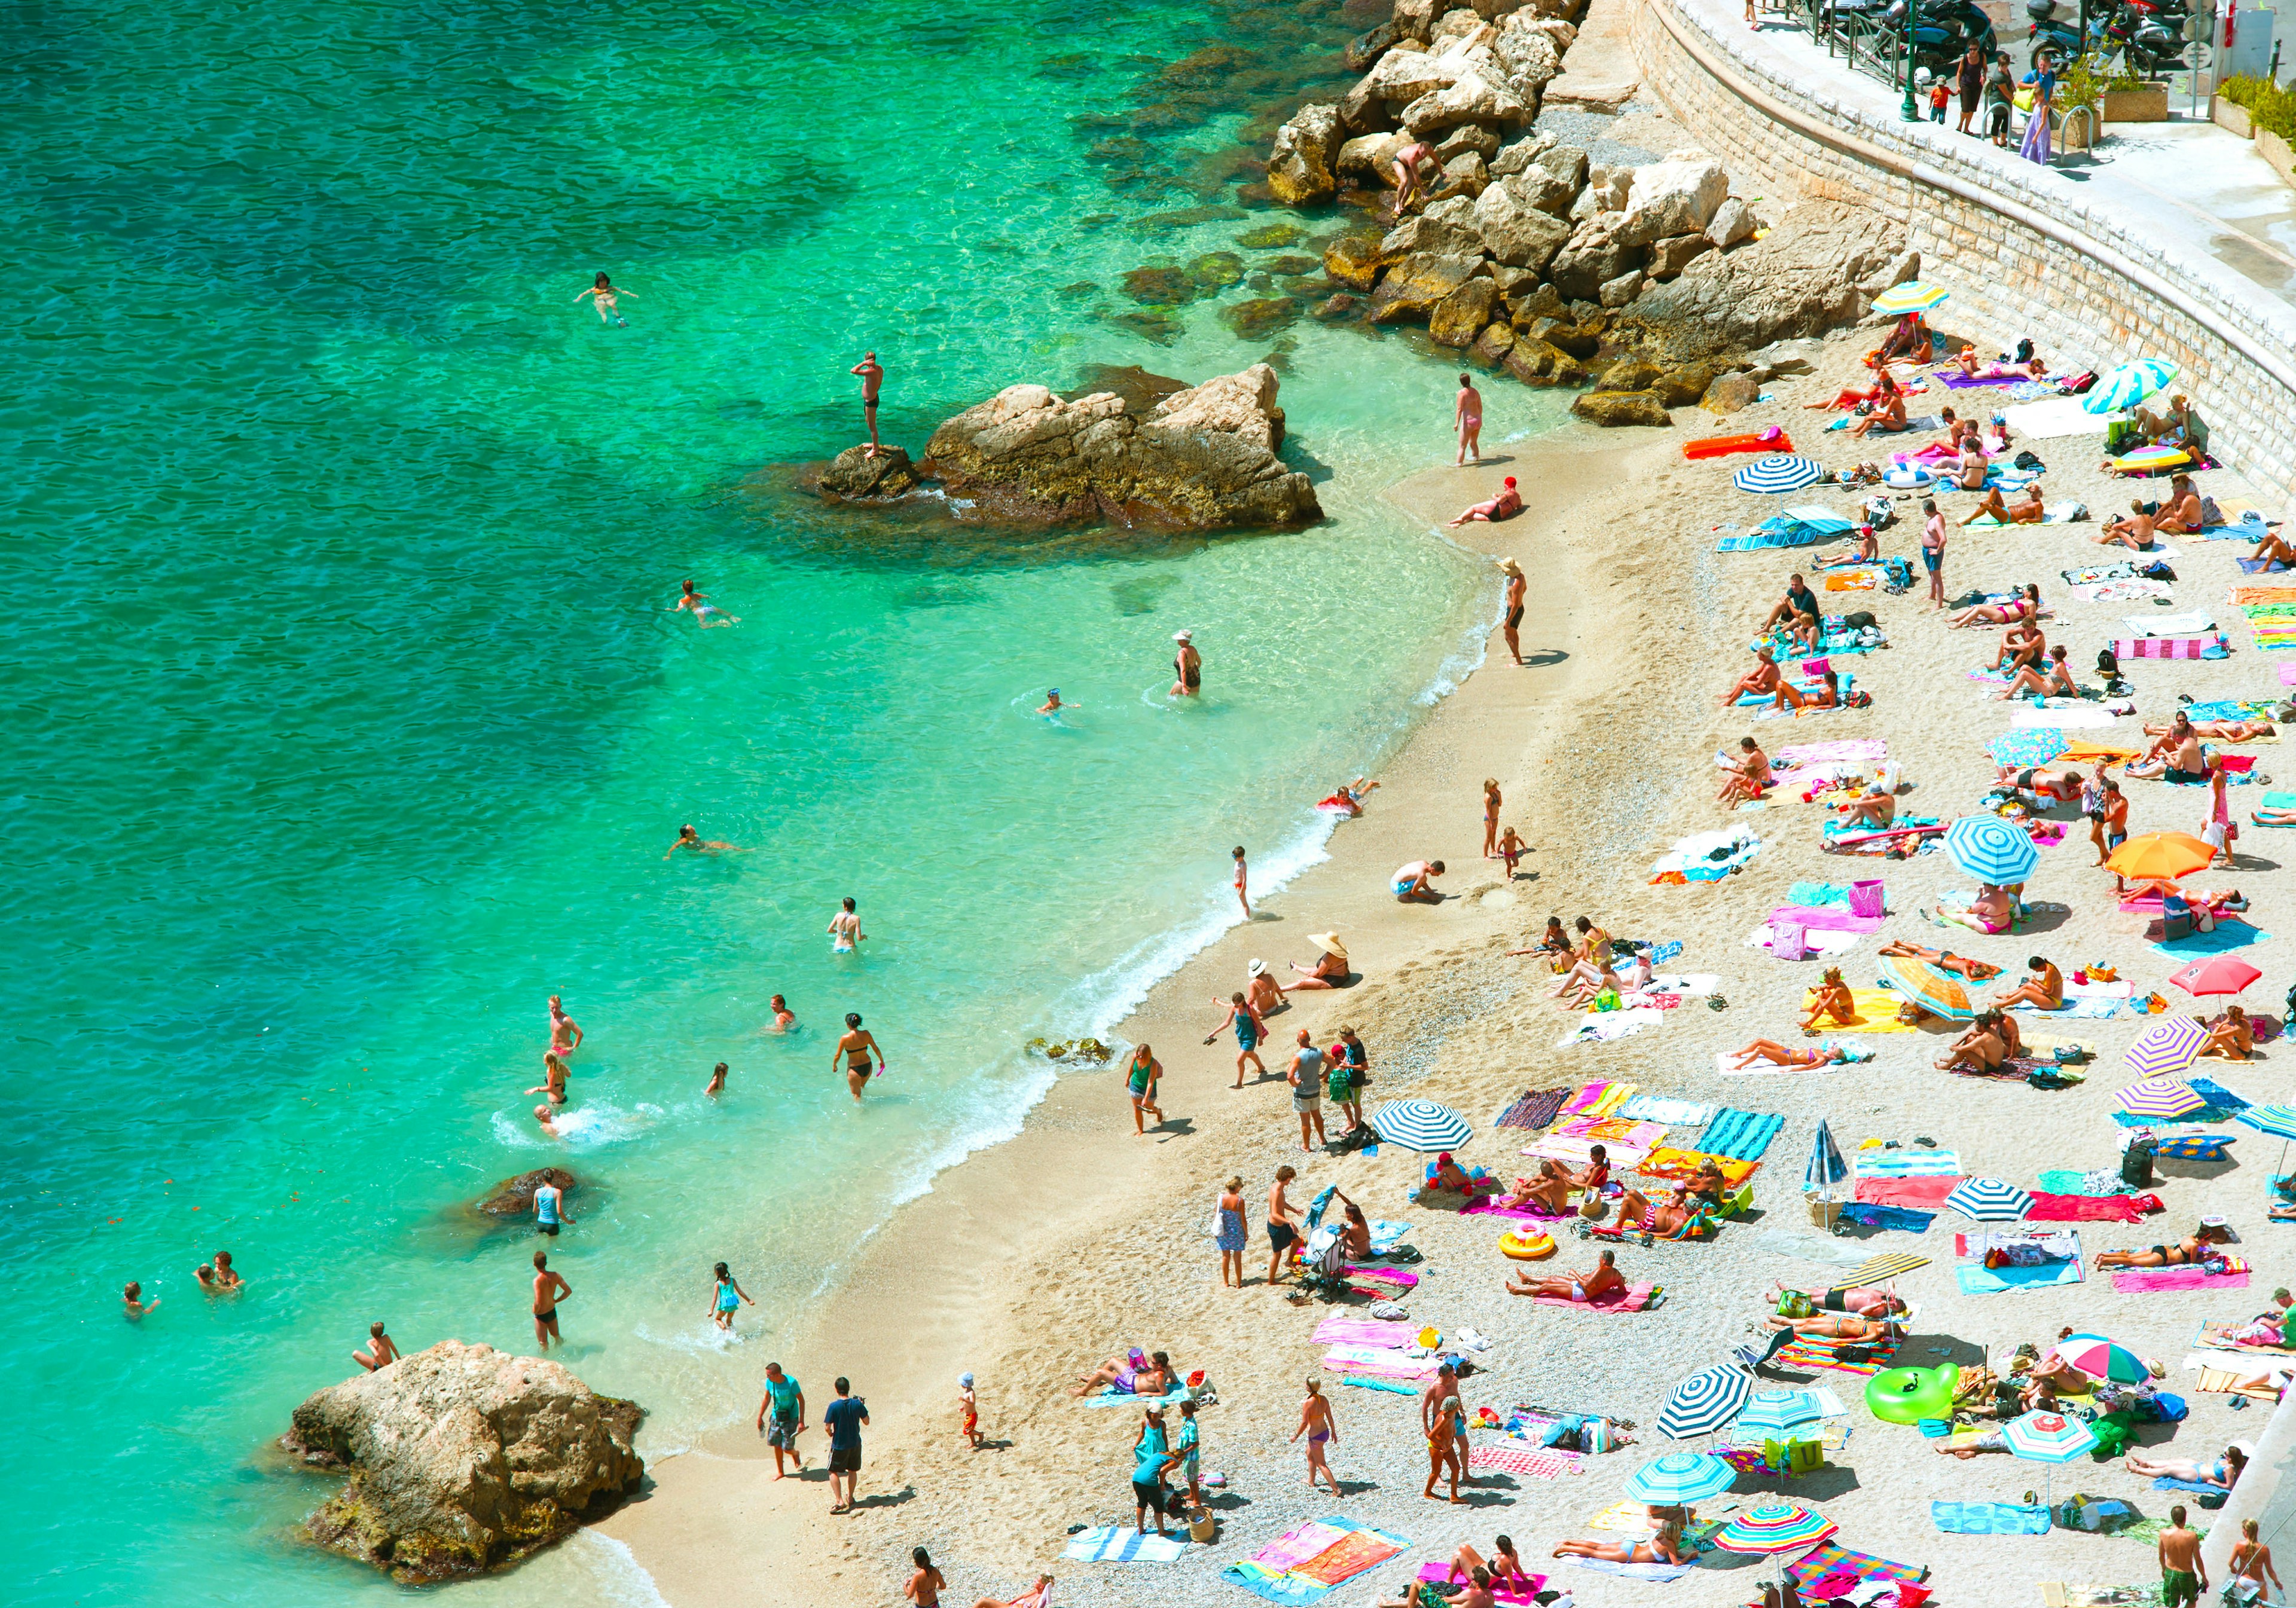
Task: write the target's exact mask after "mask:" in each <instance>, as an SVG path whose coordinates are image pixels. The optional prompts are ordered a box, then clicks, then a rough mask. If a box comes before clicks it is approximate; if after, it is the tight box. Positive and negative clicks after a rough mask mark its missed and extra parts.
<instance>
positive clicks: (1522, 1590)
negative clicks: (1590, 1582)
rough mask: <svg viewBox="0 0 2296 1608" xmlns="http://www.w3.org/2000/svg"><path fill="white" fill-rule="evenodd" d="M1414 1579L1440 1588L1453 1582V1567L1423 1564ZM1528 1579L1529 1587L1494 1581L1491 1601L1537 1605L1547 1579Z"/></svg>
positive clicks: (1511, 1582) (1539, 1577) (1519, 1583)
mask: <svg viewBox="0 0 2296 1608" xmlns="http://www.w3.org/2000/svg"><path fill="white" fill-rule="evenodd" d="M1414 1578H1415V1579H1422V1580H1425V1581H1427V1582H1428V1583H1429V1584H1431V1585H1436V1586H1439V1585H1441V1584H1443V1583H1444V1582H1445V1581H1447V1580H1452V1576H1451V1565H1449V1564H1448V1563H1422V1564H1421V1565H1420V1566H1419V1572H1418V1574H1417V1575H1416V1576H1415V1577H1414ZM1527 1578H1528V1579H1529V1581H1530V1584H1529V1585H1528V1586H1525V1585H1523V1584H1521V1581H1518V1580H1514V1579H1510V1580H1509V1582H1508V1583H1507V1584H1505V1585H1504V1586H1503V1585H1501V1584H1499V1582H1497V1580H1493V1581H1492V1582H1491V1600H1492V1601H1494V1602H1499V1603H1516V1604H1521V1603H1536V1602H1537V1601H1538V1595H1537V1594H1538V1593H1539V1592H1541V1591H1544V1590H1546V1576H1545V1575H1543V1574H1534V1575H1530V1576H1529V1577H1527ZM1452 1583H1453V1584H1455V1585H1456V1584H1458V1583H1459V1582H1457V1581H1456V1580H1452Z"/></svg>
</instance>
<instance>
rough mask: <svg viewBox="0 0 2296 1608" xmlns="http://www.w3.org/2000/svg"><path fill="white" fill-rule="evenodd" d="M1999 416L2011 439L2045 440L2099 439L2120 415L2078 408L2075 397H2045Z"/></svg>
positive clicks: (2078, 403) (2021, 404) (2017, 406)
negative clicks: (2063, 437)
mask: <svg viewBox="0 0 2296 1608" xmlns="http://www.w3.org/2000/svg"><path fill="white" fill-rule="evenodd" d="M1996 383H1997V384H1999V383H2005V382H2002V381H1996ZM2001 417H2002V420H2003V421H2004V422H2005V423H2006V424H2007V425H2008V426H2009V429H2010V433H2011V434H2012V435H2013V436H2021V437H2038V439H2040V440H2043V441H2047V440H2052V439H2054V438H2055V437H2060V436H2098V437H2102V436H2103V434H2104V427H2105V426H2106V425H2108V424H2110V423H2112V421H2113V420H2116V419H2118V418H2120V414H2118V413H2092V412H2089V411H2088V410H2087V408H2085V407H2083V406H2082V405H2081V399H2080V398H2079V397H2078V396H2046V397H2043V398H2042V399H2041V400H2040V401H2038V402H2021V403H2019V404H2016V405H2015V406H2014V407H2007V408H2004V409H2002V410H2001Z"/></svg>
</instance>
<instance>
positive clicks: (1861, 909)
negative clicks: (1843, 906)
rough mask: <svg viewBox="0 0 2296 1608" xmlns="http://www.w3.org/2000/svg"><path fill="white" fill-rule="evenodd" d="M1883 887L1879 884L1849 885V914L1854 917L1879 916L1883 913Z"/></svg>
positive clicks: (1856, 883) (1859, 883) (1857, 883)
mask: <svg viewBox="0 0 2296 1608" xmlns="http://www.w3.org/2000/svg"><path fill="white" fill-rule="evenodd" d="M1849 913H1850V914H1851V915H1853V916H1878V915H1880V914H1881V913H1882V885H1881V884H1880V883H1878V882H1853V883H1851V884H1850V885H1849Z"/></svg>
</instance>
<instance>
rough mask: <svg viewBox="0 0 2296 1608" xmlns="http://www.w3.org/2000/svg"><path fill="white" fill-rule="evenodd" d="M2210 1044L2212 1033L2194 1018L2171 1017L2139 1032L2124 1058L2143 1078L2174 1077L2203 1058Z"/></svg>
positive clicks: (2132, 1069)
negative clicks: (2203, 1048)
mask: <svg viewBox="0 0 2296 1608" xmlns="http://www.w3.org/2000/svg"><path fill="white" fill-rule="evenodd" d="M2208 1041H2209V1030H2208V1029H2207V1028H2205V1027H2202V1025H2201V1024H2199V1023H2198V1022H2195V1021H2194V1020H2193V1018H2192V1017H2190V1016H2170V1017H2169V1019H2168V1020H2167V1021H2165V1022H2155V1023H2154V1024H2153V1025H2152V1026H2150V1027H2148V1028H2146V1029H2145V1030H2144V1032H2143V1033H2138V1034H2137V1035H2136V1042H2135V1043H2134V1044H2131V1045H2130V1046H2129V1047H2128V1053H2127V1054H2126V1055H2124V1056H2122V1057H2120V1058H2121V1060H2122V1061H2123V1062H2124V1063H2125V1064H2126V1065H2128V1070H2129V1071H2131V1072H2133V1073H2136V1075H2137V1076H2138V1077H2140V1078H2163V1077H2173V1076H2175V1075H2176V1074H2177V1073H2180V1072H2182V1071H2184V1070H2185V1067H2187V1066H2190V1065H2192V1064H2193V1063H2194V1062H2195V1061H2197V1060H2199V1059H2200V1058H2201V1046H2202V1045H2203V1044H2205V1043H2207V1042H2208ZM2186 1109H2187V1110H2190V1109H2191V1107H2190V1106H2187V1107H2186Z"/></svg>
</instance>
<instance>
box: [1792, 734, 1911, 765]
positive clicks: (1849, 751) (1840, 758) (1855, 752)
mask: <svg viewBox="0 0 2296 1608" xmlns="http://www.w3.org/2000/svg"><path fill="white" fill-rule="evenodd" d="M1889 756H1890V745H1889V743H1888V742H1887V741H1886V740H1884V739H1882V738H1878V737H1836V738H1829V739H1826V740H1825V741H1824V742H1817V743H1788V744H1787V745H1786V746H1785V747H1783V748H1780V749H1779V750H1778V751H1777V752H1776V753H1775V754H1773V755H1770V764H1771V766H1772V768H1773V769H1775V770H1780V771H1791V770H1792V769H1793V768H1794V767H1795V766H1796V765H1819V764H1857V763H1863V762H1864V761H1866V760H1873V759H1887V758H1888V757H1889Z"/></svg>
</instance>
